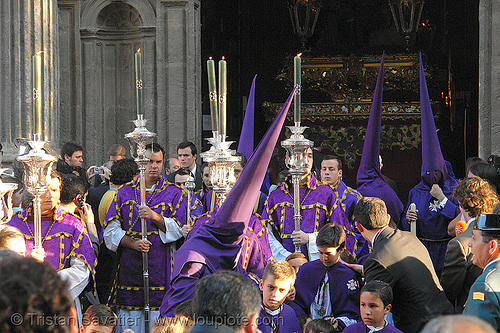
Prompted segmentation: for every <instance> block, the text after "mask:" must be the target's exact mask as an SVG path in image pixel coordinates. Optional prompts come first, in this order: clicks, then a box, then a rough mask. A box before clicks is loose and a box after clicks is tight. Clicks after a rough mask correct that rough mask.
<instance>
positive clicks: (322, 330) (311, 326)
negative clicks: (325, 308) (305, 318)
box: [304, 319, 337, 333]
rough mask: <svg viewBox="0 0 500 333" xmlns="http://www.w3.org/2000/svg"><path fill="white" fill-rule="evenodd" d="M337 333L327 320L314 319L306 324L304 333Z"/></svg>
mask: <svg viewBox="0 0 500 333" xmlns="http://www.w3.org/2000/svg"><path fill="white" fill-rule="evenodd" d="M334 332H337V331H336V330H335V329H334V328H333V325H332V323H330V322H329V321H327V320H325V319H313V320H311V321H310V322H308V323H307V324H306V327H305V328H304V333H334Z"/></svg>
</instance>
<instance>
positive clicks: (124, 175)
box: [109, 158, 139, 185]
mask: <svg viewBox="0 0 500 333" xmlns="http://www.w3.org/2000/svg"><path fill="white" fill-rule="evenodd" d="M138 173H139V166H138V165H137V163H136V162H135V161H134V159H133V158H124V159H121V160H118V161H116V162H115V163H113V165H112V166H111V175H110V176H109V181H110V182H112V183H113V184H115V185H123V184H125V183H128V182H130V181H132V179H134V176H135V175H137V174H138Z"/></svg>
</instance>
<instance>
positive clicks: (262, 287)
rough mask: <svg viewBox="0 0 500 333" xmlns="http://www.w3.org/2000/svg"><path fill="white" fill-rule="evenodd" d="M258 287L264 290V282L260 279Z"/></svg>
mask: <svg viewBox="0 0 500 333" xmlns="http://www.w3.org/2000/svg"><path fill="white" fill-rule="evenodd" d="M259 289H260V291H264V284H263V283H262V279H261V280H260V281H259Z"/></svg>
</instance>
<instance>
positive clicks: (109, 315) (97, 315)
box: [82, 304, 117, 332]
mask: <svg viewBox="0 0 500 333" xmlns="http://www.w3.org/2000/svg"><path fill="white" fill-rule="evenodd" d="M116 323H117V317H116V314H115V313H114V312H113V311H111V309H110V308H109V307H108V306H106V305H105V304H93V305H91V306H89V308H88V309H87V311H85V313H84V314H83V316H82V325H83V326H89V325H95V326H107V327H112V328H113V330H112V332H114V331H115V329H116Z"/></svg>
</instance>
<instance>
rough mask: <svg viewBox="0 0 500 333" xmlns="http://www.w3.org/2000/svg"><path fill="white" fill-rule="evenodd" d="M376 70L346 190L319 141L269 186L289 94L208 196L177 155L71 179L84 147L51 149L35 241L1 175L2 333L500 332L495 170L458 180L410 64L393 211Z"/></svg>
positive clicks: (208, 174)
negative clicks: (413, 130)
mask: <svg viewBox="0 0 500 333" xmlns="http://www.w3.org/2000/svg"><path fill="white" fill-rule="evenodd" d="M383 72H384V71H383V61H382V63H381V68H380V71H379V77H378V80H377V87H376V91H375V96H374V98H373V104H372V110H371V113H370V119H369V121H368V126H367V131H366V136H365V141H364V146H363V153H362V156H361V163H360V166H359V169H358V173H357V184H356V185H357V186H356V189H354V188H352V187H349V186H348V185H347V184H346V183H345V182H344V181H343V179H342V171H343V163H342V160H341V158H339V157H338V156H334V155H326V156H325V155H323V154H322V153H321V151H320V148H321V144H320V140H318V139H317V138H313V140H314V145H313V147H312V148H309V149H307V150H305V152H304V155H303V159H304V161H305V165H304V167H303V168H302V170H303V172H302V174H301V175H295V177H296V178H295V179H293V177H294V176H293V175H290V174H288V173H287V170H286V169H284V170H283V171H281V172H280V173H279V174H278V175H275V176H276V177H275V178H276V181H275V182H274V184H272V186H270V187H268V186H267V184H268V182H267V181H265V180H266V177H268V166H269V164H270V161H271V159H272V158H273V152H274V151H275V147H276V144H277V142H278V139H279V137H280V132H281V130H282V127H283V124H284V122H285V118H286V115H287V112H288V109H289V107H290V104H291V100H292V97H293V92H292V94H291V95H290V97H289V98H288V100H287V102H286V103H285V105H284V106H283V108H282V109H281V111H280V112H279V113H278V116H277V117H276V119H275V120H274V122H273V123H272V124H271V126H270V128H269V129H268V131H267V132H266V134H265V136H264V137H263V139H262V140H261V142H260V144H259V145H257V148H256V149H255V151H253V154H252V153H251V152H249V151H248V150H247V149H245V151H246V154H243V152H242V153H241V154H237V156H239V162H235V163H234V170H233V171H234V180H235V183H234V185H233V186H232V188H231V189H230V191H228V192H226V193H222V195H221V193H220V192H218V191H215V190H214V189H213V186H212V183H211V180H214V181H218V180H217V179H216V178H212V176H213V171H214V169H212V168H213V166H212V165H207V164H203V165H198V163H197V162H198V161H199V158H198V150H197V147H196V146H195V145H194V144H193V143H191V142H181V143H180V144H179V145H178V146H177V155H176V156H175V157H174V156H167V155H166V152H165V150H164V149H163V148H162V147H161V145H160V144H158V143H151V144H148V145H146V147H145V148H146V149H145V157H146V159H147V164H146V165H145V167H144V169H141V168H139V167H138V165H137V164H136V162H135V161H134V159H132V158H127V157H126V155H127V154H126V150H125V148H124V147H122V146H120V145H113V146H111V147H110V149H109V154H108V155H109V160H108V161H107V162H106V163H104V164H103V165H102V166H99V167H98V166H91V167H89V168H88V169H84V168H83V167H82V164H83V156H84V149H83V147H82V146H81V145H79V144H76V143H72V142H67V143H65V144H63V146H62V148H61V154H60V159H59V161H58V163H57V167H56V169H55V170H52V171H51V172H50V174H48V176H47V178H46V181H45V183H46V186H47V190H46V192H45V193H44V194H43V195H41V198H40V212H41V226H40V229H41V232H40V233H39V235H40V237H36V236H35V234H37V231H38V230H35V229H36V228H35V227H38V224H37V225H35V223H34V210H35V208H34V205H33V201H34V200H33V196H32V194H31V193H30V191H29V189H27V188H25V187H24V186H23V182H22V181H21V180H22V179H24V168H23V167H22V165H21V163H20V162H17V161H15V162H14V163H13V164H12V167H11V169H10V171H7V172H4V173H3V174H2V180H3V181H10V182H16V183H17V184H18V185H19V188H18V189H17V190H16V191H15V193H13V195H12V197H11V199H12V203H13V206H14V208H13V209H12V213H13V214H10V213H11V212H10V211H7V208H6V206H5V202H6V201H8V200H9V198H8V197H5V198H2V206H3V208H4V209H0V210H1V211H2V216H3V223H2V225H1V226H0V327H1V330H2V332H4V331H5V332H76V331H78V330H79V331H80V332H81V333H85V332H87V333H90V332H120V333H121V332H126V333H131V332H136V333H138V332H157V333H159V332H264V333H271V332H272V333H278V332H279V333H299V332H305V333H316V332H318V333H319V332H323V333H329V332H347V333H357V332H370V333H375V332H380V333H382V332H404V333H417V332H426V333H427V332H488V333H489V332H495V331H500V214H498V213H499V212H500V209H499V207H498V206H499V196H498V193H497V191H498V190H499V189H500V187H499V186H500V181H499V175H498V173H497V170H496V169H495V168H493V167H492V166H490V165H489V164H488V163H485V162H483V161H482V160H481V159H479V158H471V159H469V160H468V161H467V177H466V178H464V179H461V180H458V179H456V177H455V175H454V173H453V168H452V166H451V164H449V163H448V162H447V161H445V160H444V158H443V155H442V153H441V149H440V145H439V141H438V139H437V134H436V128H435V124H434V120H433V117H432V111H431V110H430V102H429V100H428V93H427V86H426V84H425V75H423V67H422V66H421V72H420V78H421V84H420V87H421V112H422V117H421V119H422V123H421V132H422V169H421V181H420V182H419V183H418V184H417V185H416V186H415V187H414V188H413V189H412V190H411V191H410V194H409V197H408V203H407V206H406V208H405V206H404V205H403V203H402V200H401V199H400V198H399V196H398V194H397V189H396V185H397V184H395V182H394V181H391V180H390V179H389V178H387V177H386V176H384V175H383V174H382V173H381V167H382V161H381V158H380V131H381V115H382V113H381V112H382V108H381V103H382V90H381V89H382V83H383ZM252 148H253V143H252ZM239 149H240V147H239ZM0 151H1V147H0ZM0 156H1V154H0ZM274 157H275V158H279V157H278V156H274ZM291 160H292V158H291V157H290V156H288V155H286V157H285V158H284V161H281V163H280V162H278V163H277V164H281V165H289V164H291V163H293V162H292V161H291ZM231 177H232V175H231ZM188 181H190V182H191V183H194V191H193V193H192V195H190V196H188V195H187V188H189V187H186V182H188ZM296 195H298V198H296V197H295V196H296ZM188 197H189V198H190V199H188ZM405 199H406V198H405ZM297 202H298V205H299V207H295V205H297ZM296 208H300V209H299V211H300V223H298V222H299V219H298V218H297V216H296V211H297V209H296ZM10 216H12V217H10ZM35 238H37V239H38V240H39V241H40V243H41V244H40V245H39V246H35Z"/></svg>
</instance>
